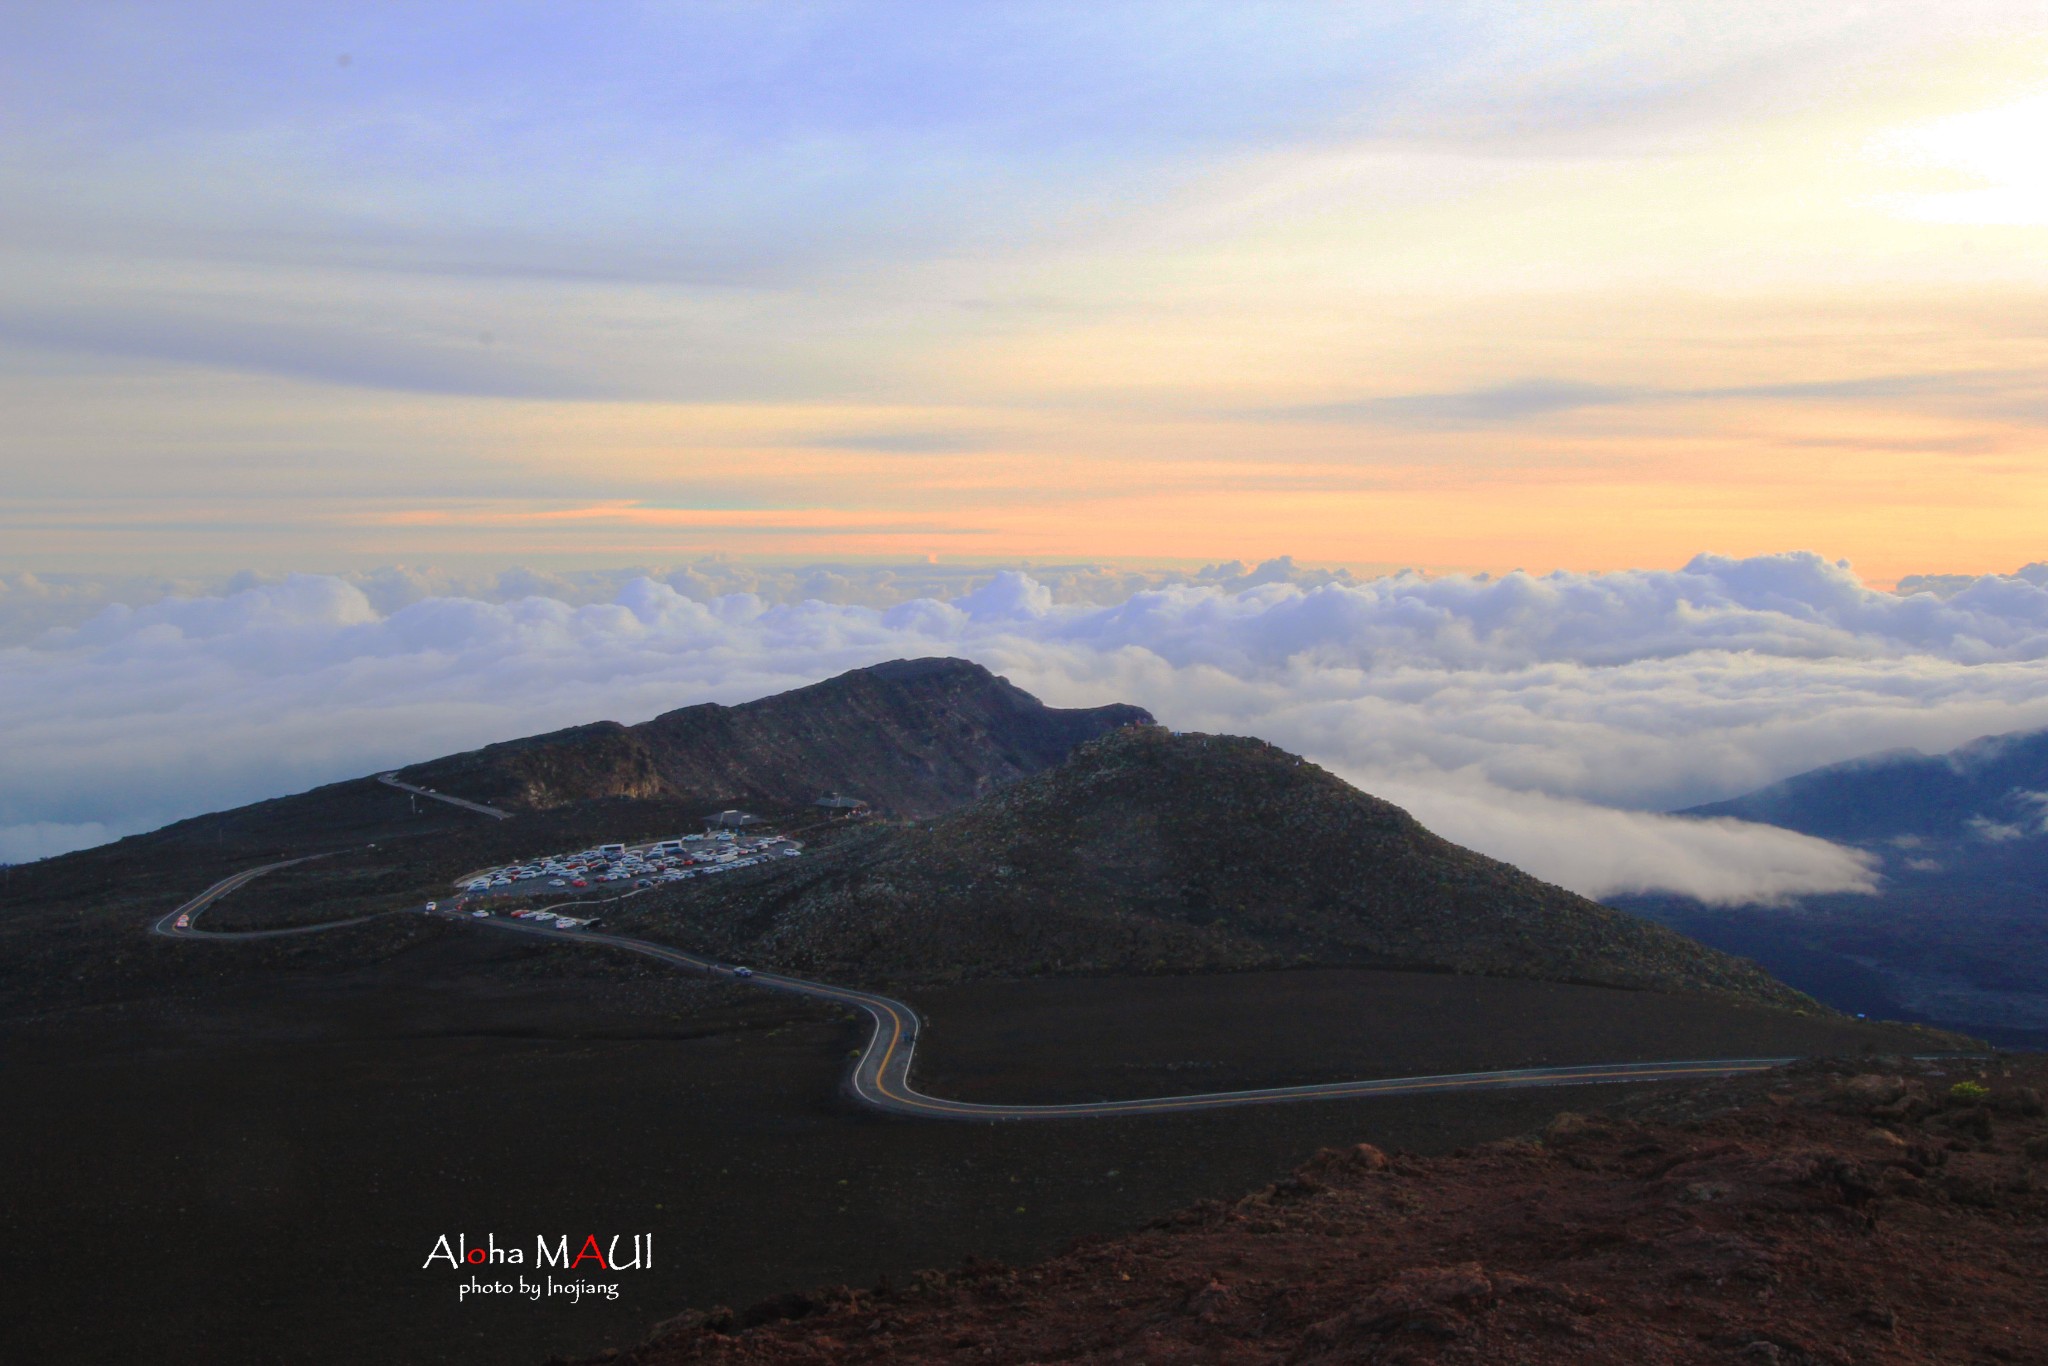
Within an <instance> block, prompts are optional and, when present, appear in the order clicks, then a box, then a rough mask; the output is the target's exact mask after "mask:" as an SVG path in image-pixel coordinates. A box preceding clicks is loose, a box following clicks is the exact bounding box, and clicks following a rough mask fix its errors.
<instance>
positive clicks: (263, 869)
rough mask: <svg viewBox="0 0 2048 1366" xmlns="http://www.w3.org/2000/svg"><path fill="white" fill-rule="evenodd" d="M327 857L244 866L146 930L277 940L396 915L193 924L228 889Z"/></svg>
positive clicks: (191, 936)
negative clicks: (284, 924)
mask: <svg viewBox="0 0 2048 1366" xmlns="http://www.w3.org/2000/svg"><path fill="white" fill-rule="evenodd" d="M330 857H332V855H329V854H308V855H306V857H305V858H288V859H286V860H284V861H283V862H282V863H266V864H263V865H261V866H260V867H256V868H244V869H243V870H242V871H241V872H239V873H236V874H235V875H234V876H232V877H224V878H222V879H221V880H220V881H219V882H216V883H214V884H213V885H212V886H211V887H208V888H207V889H206V890H205V891H203V892H201V893H200V894H199V895H198V896H195V897H193V898H192V899H191V900H190V901H187V902H185V903H184V904H183V905H181V906H176V907H173V908H172V909H171V910H169V911H167V912H165V913H164V914H163V915H162V916H160V917H158V919H157V921H156V923H154V924H153V925H151V926H150V927H149V932H150V933H151V934H160V935H162V936H164V937H165V938H166V939H279V938H282V937H283V936H285V935H288V934H312V933H314V932H315V931H318V930H338V929H340V928H341V927H342V926H343V925H360V924H362V923H363V922H364V921H366V920H377V919H380V918H382V917H384V916H387V915H395V914H397V912H395V911H378V912H377V913H376V914H374V915H359V916H355V917H353V918H351V919H348V920H324V921H322V922H321V923H320V924H318V925H293V926H291V927H290V928H288V929H282V930H202V929H198V928H197V927H196V926H195V925H194V923H193V922H195V921H197V920H198V919H199V913H200V912H201V911H203V910H205V909H206V908H207V907H208V906H211V905H212V904H213V903H214V902H216V901H218V900H220V899H221V898H222V897H224V896H226V895H227V894H228V893H229V892H232V891H234V890H235V888H237V887H242V886H246V885H247V884H249V883H251V882H254V881H255V880H256V879H257V878H259V877H262V876H263V875H264V874H265V873H274V872H276V871H277V870H278V869H280V868H289V867H291V866H292V865H293V864H295V863H306V862H309V861H311V860H313V859H316V858H330ZM180 919H183V920H184V921H185V923H184V924H183V925H180V924H179V923H178V921H179V920H180Z"/></svg>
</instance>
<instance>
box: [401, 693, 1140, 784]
mask: <svg viewBox="0 0 2048 1366" xmlns="http://www.w3.org/2000/svg"><path fill="white" fill-rule="evenodd" d="M1151 719H1152V718H1151V716H1150V715H1149V714H1147V713H1146V712H1145V711H1144V710H1143V709H1142V708H1139V707H1132V706H1125V705H1122V704H1112V705H1110V706H1105V707H1091V708H1087V709H1085V710H1082V709H1076V710H1062V709H1060V708H1056V707H1048V706H1046V705H1045V704H1044V703H1043V702H1040V701H1039V700H1038V699H1037V698H1035V697H1033V696H1032V695H1031V694H1030V693H1027V692H1025V691H1024V690H1023V689H1022V688H1019V687H1016V686H1014V685H1013V684H1011V683H1010V682H1009V681H1008V680H1006V679H1002V678H998V677H996V676H995V675H994V674H991V673H990V672H989V671H988V670H987V669H984V668H982V667H981V666H980V665H979V664H974V663H970V662H969V661H967V660H964V659H899V660H893V661H891V662H889V663H887V664H877V665H875V666H873V667H872V668H867V669H855V670H854V671H852V672H851V673H844V674H841V675H839V676H838V677H837V678H830V679H827V680H825V681H824V682H822V683H815V684H812V685H811V686H810V687H807V688H797V689H794V690H793V691H790V692H785V693H778V694H776V695H775V696H773V697H764V698H762V699H760V700H759V701H757V702H746V703H742V704H741V705H739V706H736V707H725V706H720V705H718V704H717V703H704V704H702V705H700V706H695V707H684V708H682V709H681V710H679V711H672V712H666V713H664V714H662V715H660V716H657V717H655V718H654V719H653V720H652V721H648V722H644V723H643V724H641V725H637V726H622V725H620V724H619V723H617V722H616V721H599V722H596V723H595V724H592V725H587V726H577V727H574V728H572V729H569V730H560V731H555V732H553V733H552V734H549V735H537V736H533V737H531V738H529V739H525V740H512V741H507V742H506V743H504V744H497V745H490V746H487V747H485V748H483V749H480V750H473V751H471V752H470V753H467V754H457V755H453V756H450V757H449V758H445V759H436V760H433V761H432V762H430V763H425V764H417V765H415V766H413V767H412V768H409V769H406V770H405V771H404V772H403V773H402V774H400V777H402V778H403V779H404V780H405V781H407V782H410V783H415V784H417V785H419V786H421V787H432V788H437V789H439V790H441V791H445V792H450V793H456V794H459V795H461V796H464V797H467V798H469V799H471V800H473V801H481V802H486V803H489V804H491V805H494V806H500V807H506V808H509V809H514V810H520V809H524V810H544V809H547V808H550V807H558V806H565V805H568V804H570V803H572V802H579V801H587V800H589V799H591V798H593V797H641V798H659V797H691V798H701V799H703V800H707V801H715V802H737V803H746V802H759V803H768V804H776V805H786V806H801V805H803V804H805V803H808V802H811V801H813V800H815V799H816V798H818V797H820V796H822V795H823V794H825V793H826V792H828V791H832V792H842V793H847V794H850V795H853V796H858V797H860V798H862V799H864V800H866V801H867V802H868V803H870V804H871V805H872V806H873V807H874V809H875V810H877V811H879V812H882V813H885V814H889V815H896V816H907V817H912V818H917V817H925V816H932V815H937V814H938V813H940V812H943V811H950V810H952V809H953V808H955V807H959V806H964V805H966V804H967V803H968V802H971V801H973V800H974V799H975V798H977V797H980V796H982V795H983V794H985V793H987V792H990V791H993V790H994V789H995V788H998V787H1000V786H1002V785H1003V784H1005V783H1008V782H1011V781H1014V780H1015V779H1018V778H1022V777H1024V776H1026V775H1028V774H1032V773H1037V772H1039V771H1040V770H1041V769H1045V768H1048V767H1050V766H1051V765H1053V764H1056V763H1058V762H1059V761H1060V760H1061V759H1064V758H1065V757H1066V756H1067V754H1068V753H1069V752H1070V751H1071V750H1072V749H1073V748H1074V746H1076V745H1078V744H1080V743H1081V742H1083V741H1084V740H1090V739H1093V738H1094V737H1096V736H1098V735H1101V734H1103V733H1104V732H1106V731H1110V730H1114V729H1116V728H1117V727H1118V726H1127V725H1130V724H1132V723H1133V722H1140V721H1150V720H1151Z"/></svg>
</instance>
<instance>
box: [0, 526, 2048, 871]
mask: <svg viewBox="0 0 2048 1366" xmlns="http://www.w3.org/2000/svg"><path fill="white" fill-rule="evenodd" d="M15 582H16V584H17V585H21V583H22V581H21V580H16V581H15ZM0 586H4V585H0ZM16 597H17V599H19V600H20V601H21V602H22V603H23V604H24V606H23V611H24V613H25V614H26V615H25V616H24V617H23V618H22V620H21V624H20V626H19V627H18V628H17V630H16V631H15V632H14V634H13V637H12V643H11V644H8V645H5V646H4V647H0V734H4V735H5V737H6V745H5V747H4V750H0V858H10V857H30V856H35V855H36V854H38V853H51V852H57V851H58V850H59V849H60V848H61V847H65V846H66V845H67V844H74V845H79V846H82V845H84V844H88V843H91V842H95V841H97V840H99V839H103V838H111V837H115V836H118V835H120V834H122V833H126V832H129V831H134V830H139V829H147V828H150V827H153V826H155V825H157V824H160V823H162V822H164V821H167V820H171V819H175V818H177V817H180V816H184V815H190V814H194V813H197V812H200V811H206V810H212V809H216V808H219V807H222V806H226V805H232V804H236V803H240V802H245V801H250V800H255V799H257V798H261V797H266V796H273V795H276V794H278V793H282V792H289V791H294V790H298V789H302V788H305V787H308V786H311V785H313V784H316V783H319V782H324V781H330V780H333V779H337V778H342V777H349V776H354V775H358V774H362V773H366V772H370V771H373V770H375V769H377V768H380V767H389V766H392V765H396V764H402V763H407V762H412V761H416V760H419V759H423V758H428V757H431V756H434V755H437V754H442V753H446V752H449V751H452V750H457V749H463V748H469V747H473V746H475V745H479V744H483V743H486V742H489V741H492V740H498V739H504V738H507V737H511V736H516V735H523V734H530V733H532V732H534V731H538V730H543V729H548V728H552V727H557V726H563V725H570V724H574V723H577V722H582V721H588V720H593V719H597V718H599V717H610V718H613V719H617V720H622V721H629V722H630V721H638V720H643V719H645V718H647V717H649V716H652V715H654V714H656V713H657V712H660V711H665V710H668V709H670V708H673V707H677V706H683V705H688V704H690V703H693V702H700V701H722V702H737V701H743V700H746V699H748V698H752V697H757V696H761V695H763V694H766V693H770V692H775V691H779V690H781V689H784V688H788V687H793V686H797V685H799V684H802V683H806V682H811V681H814V680H816V679H818V678H820V677H824V676H826V675H829V674H832V673H836V672H839V671H841V670H844V669H849V668H854V667H858V666H860V665H864V664H869V663H874V662H876V661H879V660H883V659H890V658H896V657H900V656H916V655H930V654H950V655H959V656H964V657H967V658H971V659H975V660H978V661H980V662H982V663H984V664H986V665H988V666H989V667H990V668H992V669H994V670H996V671H997V672H999V673H1003V674H1005V675H1007V676H1009V677H1010V678H1012V679H1013V680H1014V681H1016V682H1017V683H1018V684H1019V685H1021V686H1023V687H1025V688H1027V689H1030V690H1031V691H1033V692H1036V693H1038V694H1039V695H1040V696H1042V697H1044V698H1045V699H1046V700H1048V701H1050V702H1053V703H1055V704H1058V705H1069V706H1072V705H1093V704H1096V703H1100V702H1107V701H1130V702H1136V703H1139V704H1140V705H1143V706H1146V707H1148V708H1150V709H1151V710H1152V711H1153V712H1154V713H1155V714H1157V715H1158V716H1160V718H1161V719H1162V720H1165V721H1167V722H1168V723H1169V724H1171V725H1173V726H1175V727H1176V728H1180V729H1192V730H1206V731H1228V732H1236V733H1245V734H1255V735H1260V736H1263V737H1265V738H1267V739H1270V740H1272V741H1274V742H1275V743H1277V744H1281V745H1284V746H1286V747H1288V748H1290V749H1293V750H1297V751H1299V752H1301V753H1304V754H1307V755H1309V756H1310V757H1312V758H1314V759H1315V760H1317V761H1318V762H1320V763H1323V764H1325V765H1327V766H1328V767H1330V768H1332V769H1334V770H1335V771H1337V772H1339V773H1341V774H1343V775H1344V776H1345V777H1347V778H1349V779H1351V780H1352V781H1354V782H1356V783H1358V784H1359V785H1360V786H1362V787H1364V788H1366V789H1367V790H1369V791H1373V792H1376V793H1379V794H1381V795H1384V796H1387V797H1388V798H1390V799H1392V800H1395V801H1398V802H1400V803H1401V804H1403V805H1405V806H1407V807H1409V808H1410V809H1411V810H1413V811H1414V812H1415V813H1416V814H1417V815H1418V816H1419V817H1420V818H1421V819H1423V820H1424V821H1425V822H1426V823H1427V824H1429V825H1430V826H1431V827H1432V828H1434V829H1436V830H1438V831H1440V832H1441V833H1443V834H1444V835H1446V836H1448V837H1449V838H1452V839H1455V840H1458V841H1459V842H1461V843H1464V844H1468V845H1470V846H1472V847H1474V848H1476V849H1479V850H1481V851H1483V852H1486V853H1489V854H1492V855H1494V856H1495V857H1499V858H1503V859H1506V860H1508V861H1510V862H1513V863H1516V864H1519V865H1521V866H1523V867H1526V868H1528V869H1530V870H1531V871H1533V872H1536V873H1538V874H1540V875H1542V876H1544V877H1548V878H1551V879H1553V880H1555V881H1558V882H1560V883H1563V884H1564V885H1566V886H1570V887H1573V888H1575V889H1577V890H1580V891H1583V892H1587V893H1590V894H1594V895H1604V894H1608V893H1616V892H1623V891H1640V890H1671V891H1678V892H1684V893H1688V894H1691V895H1695V896H1700V897H1703V898H1706V899H1709V900H1715V901H1746V900H1783V899H1786V898H1789V897H1796V896H1799V895H1801V894H1805V893H1814V892H1821V891H1828V890H1869V889H1872V888H1874V887H1875V886H1877V883H1876V881H1875V876H1874V874H1873V872H1872V869H1871V865H1870V864H1869V862H1868V861H1867V860H1864V859H1863V858H1861V857H1860V856H1858V855H1856V854H1854V853H1852V852H1851V851H1848V850H1844V849H1841V848H1839V847H1837V846H1834V845H1830V844H1826V843H1824V842H1822V841H1818V840H1811V839H1806V838H1804V837H1801V836H1796V835H1791V834H1788V833H1787V832H1784V831H1780V830H1774V829H1770V828H1767V827H1761V826H1755V825H1746V824H1742V823H1738V822H1728V821H1716V822H1701V821H1689V820H1678V819H1673V818H1671V817H1668V816H1664V815H1660V814H1658V813H1659V812H1662V811H1666V810H1670V809H1674V808H1679V807H1684V806H1688V805H1693V804H1696V803H1700V802H1705V801H1711V800H1715V799H1718V798H1722V797H1726V796H1730V795H1733V794H1736V793H1739V792H1742V791H1746V790H1748V789H1750V788H1752V787H1756V786H1759V785H1761V784H1763V783H1767V782H1770V781H1773V780H1775V779H1777V778H1780V777H1783V776H1785V775H1786V774H1788V773H1792V772H1796V771H1799V770H1801V769H1805V768H1809V767H1813V766H1815V765H1818V764H1823V763H1830V762H1834V761H1836V760H1840V759H1845V758H1850V757H1853V756H1855V755H1859V754H1864V753H1868V752H1870V751H1873V750H1878V749H1886V748H1893V747H1897V746H1900V745H1913V746H1917V747H1919V748H1922V749H1927V750H1938V749H1946V748H1950V747H1952V746H1954V745H1956V744H1958V743H1961V742H1963V741H1966V740H1969V739H1972V738H1974V737H1976V736H1978V735H1983V734H1990V733H1995V732H2000V731H2011V730H2025V729H2033V728H2040V727H2048V687H2044V684H2048V579H2044V576H2042V575H2040V574H2038V573H2031V572H2028V573H2022V574H2016V575H1993V576H1986V577H1982V578H1978V579H1974V580H1968V581H1959V580H1955V579H1953V578H1950V577H1944V578H1943V579H1942V583H1941V591H1940V592H1919V593H1909V594H1903V595H1901V594H1894V593H1888V592H1881V591H1877V590H1873V589H1870V588H1868V587H1866V586H1865V585H1863V584H1862V583H1861V582H1860V581H1858V580H1857V578H1856V577H1855V575H1854V574H1853V573H1852V572H1851V571H1850V570H1849V569H1848V568H1847V567H1846V566H1844V565H1840V564H1835V563H1830V562H1828V561H1826V560H1823V559H1821V558H1819V557H1817V556H1813V555H1808V554H1784V555H1774V556H1761V557H1756V558H1751V559H1740V560H1737V559H1724V558H1719V557H1713V556H1701V557H1699V558H1697V559H1695V560H1694V561H1693V562H1692V563H1690V564H1688V565H1687V566H1685V567H1684V568H1682V569H1678V570H1654V571H1653V570H1631V571H1621V572H1615V573H1606V574H1566V573H1559V574H1551V575H1546V576H1542V577H1534V576H1530V575H1525V574H1510V575H1505V576H1502V577H1498V578H1492V577H1487V576H1470V577H1465V576H1460V577H1448V578H1437V579H1428V578H1424V577H1422V576H1420V575H1415V574H1400V575H1392V576H1388V577H1385V578H1379V579H1371V580H1364V581H1360V580H1356V579H1353V578H1351V577H1350V576H1348V575H1343V574H1331V573H1323V572H1310V571H1303V570H1300V569H1297V568H1296V567H1294V566H1292V565H1289V564H1286V563H1284V562H1276V563H1275V564H1271V565H1265V566H1260V567H1258V568H1257V569H1253V570H1247V569H1246V568H1245V567H1244V566H1242V565H1226V566H1217V567H1215V568H1214V569H1211V570H1208V571H1204V572H1203V573H1202V574H1198V575H1178V576H1177V575H1168V574H1164V573H1145V572H1140V571H1127V570H1097V569H1092V568H1089V567H1086V566H1075V567H1066V568H1059V569H1043V568H1041V569H1036V570H1033V571H1031V572H1023V571H1004V572H1000V573H994V574H991V573H990V572H988V571H980V572H973V571H962V570H957V569H946V570H940V569H937V568H934V567H929V566H897V567H883V568H872V567H869V568H863V567H848V566H837V567H820V566H811V567H806V568H793V569H774V570H768V569H758V568H754V569H748V568H736V567H733V566H722V565H715V564H714V565H696V566H689V567H686V568H683V569H677V570H667V571H646V572H642V573H633V574H620V573H611V572H605V573H592V574H584V575H544V574H533V573H528V572H526V571H513V572H510V573H506V574H500V575H496V576H493V577H492V578H490V579H489V580H487V581H484V580H471V581H457V580H454V579H451V578H450V577H449V576H446V575H438V574H436V573H435V572H434V571H412V570H405V571H380V572H379V573H376V574H364V575H351V576H346V577H331V576H314V575H296V576H289V577H285V578H281V579H257V578H254V577H245V578H242V579H240V580H238V581H235V582H231V583H226V584H221V585H216V586H213V587H212V589H211V591H198V590H189V589H183V588H179V587H178V586H175V585H170V586H166V585H163V584H161V583H155V582H151V583H145V584H141V585H139V586H135V585H131V586H127V587H124V586H123V585H120V584H114V583H102V584H98V585H93V584H82V583H74V584H66V585H59V586H57V587H55V588H53V587H52V586H51V585H50V584H49V583H48V582H46V581H30V582H28V583H27V584H26V585H25V586H23V591H20V592H17V594H16ZM105 599H113V600H112V601H110V602H109V601H105ZM123 599H125V600H123ZM6 601H7V596H6V594H4V593H0V609H4V607H5V604H6ZM81 604H91V607H90V612H89V614H87V613H86V611H85V609H84V608H83V607H82V606H81ZM53 613H55V614H56V616H55V617H54V618H53V616H52V614H53ZM0 615H4V613H0ZM53 619H54V620H57V621H58V623H59V624H55V625H51V624H48V623H49V622H50V621H52V620H53ZM31 621H34V622H37V623H40V624H37V625H35V626H33V628H31V626H30V624H29V623H30V622H31ZM5 625H6V623H5V621H4V620H0V639H7V638H8V636H7V635H6V634H5V633H4V628H5ZM67 832H68V833H67Z"/></svg>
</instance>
